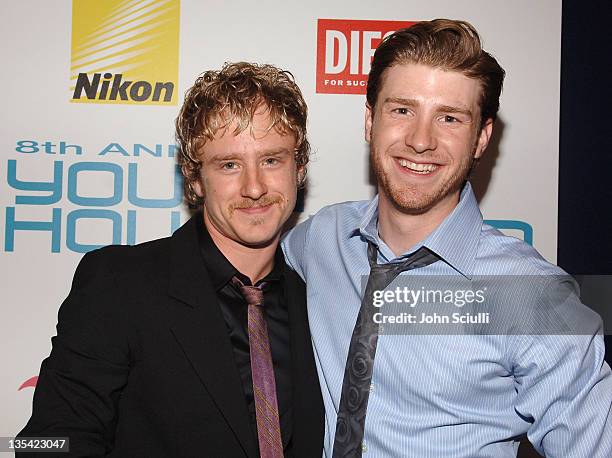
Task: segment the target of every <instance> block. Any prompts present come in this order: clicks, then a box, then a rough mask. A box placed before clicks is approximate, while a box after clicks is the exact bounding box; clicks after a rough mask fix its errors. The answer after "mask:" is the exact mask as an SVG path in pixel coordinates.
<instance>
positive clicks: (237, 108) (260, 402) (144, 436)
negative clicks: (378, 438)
mask: <svg viewBox="0 0 612 458" xmlns="http://www.w3.org/2000/svg"><path fill="white" fill-rule="evenodd" d="M306 118H307V108H306V104H305V102H304V100H303V97H302V94H301V92H300V90H299V88H298V87H297V85H296V84H295V81H294V79H293V77H292V76H291V74H290V73H288V72H286V71H282V70H280V69H278V68H276V67H274V66H271V65H257V64H249V63H235V64H226V65H224V66H223V68H222V69H221V70H219V71H207V72H205V73H204V74H202V75H201V76H200V77H199V78H198V79H197V80H196V82H195V84H194V86H193V87H192V88H191V89H189V91H188V92H187V94H186V97H185V102H184V104H183V107H182V108H181V111H180V113H179V116H178V118H177V120H176V132H177V140H178V146H179V164H180V166H181V169H182V172H183V176H184V185H185V197H186V199H187V201H188V202H189V204H190V205H191V206H192V207H193V208H195V209H197V210H198V211H197V212H196V213H195V215H194V216H193V217H192V218H191V220H190V221H189V222H187V223H186V224H185V225H184V226H183V227H181V228H180V229H179V230H177V231H176V232H175V233H174V235H173V236H172V237H169V238H166V239H160V240H156V241H153V242H148V243H144V244H141V245H137V246H134V247H117V246H115V247H107V248H103V249H101V250H98V251H95V252H91V253H88V254H87V255H86V256H85V257H84V258H83V260H82V261H81V263H80V264H79V267H78V268H77V272H76V274H75V278H74V282H73V286H72V290H71V292H70V295H69V296H68V298H67V299H66V301H65V302H64V303H63V305H62V307H61V308H60V312H59V323H58V326H57V331H58V333H57V336H56V337H54V339H53V350H52V352H51V355H50V356H49V357H48V358H47V359H46V360H45V361H44V362H43V364H42V367H41V372H40V377H39V380H38V385H37V387H36V392H35V394H34V408H33V413H32V418H31V419H30V421H29V422H28V424H27V425H26V427H25V429H24V430H23V431H22V432H21V433H20V435H21V436H64V437H68V438H69V440H70V452H71V454H75V455H77V454H78V455H79V456H101V455H108V454H111V455H113V456H126V457H127V456H129V457H138V456H142V457H181V456H211V457H213V456H214V457H221V456H222V457H252V458H255V457H257V456H261V457H266V458H267V457H269V458H278V457H283V456H295V457H314V456H321V453H322V440H323V405H322V400H321V394H320V391H319V383H318V379H317V374H316V368H315V363H314V357H313V352H312V347H311V343H310V333H309V329H308V320H307V316H306V307H305V291H304V284H303V282H302V281H301V279H300V278H299V277H298V276H297V274H295V272H293V271H292V270H290V269H288V268H287V267H286V265H285V262H284V259H283V255H282V253H281V251H280V248H279V246H278V242H279V238H280V235H281V230H282V227H283V225H284V224H285V222H286V221H287V219H288V218H289V216H290V215H291V213H292V211H293V209H294V206H295V203H296V196H297V189H298V186H299V185H300V184H301V183H302V182H303V180H304V176H305V173H306V164H307V162H308V154H309V149H310V147H309V144H308V140H307V138H306Z"/></svg>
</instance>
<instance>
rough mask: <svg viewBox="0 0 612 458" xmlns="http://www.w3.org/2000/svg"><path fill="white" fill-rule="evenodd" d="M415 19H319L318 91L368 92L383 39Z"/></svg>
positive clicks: (333, 92)
mask: <svg viewBox="0 0 612 458" xmlns="http://www.w3.org/2000/svg"><path fill="white" fill-rule="evenodd" d="M412 24H414V21H412V22H410V21H363V20H350V19H319V21H318V24H317V92H318V93H322V94H365V93H366V84H367V81H368V73H369V72H370V63H371V62H372V56H373V55H374V50H375V49H376V47H377V46H378V45H379V44H380V42H381V40H382V39H383V38H385V37H386V36H387V35H390V34H392V33H393V32H395V31H396V30H398V29H401V28H404V27H408V26H411V25H412Z"/></svg>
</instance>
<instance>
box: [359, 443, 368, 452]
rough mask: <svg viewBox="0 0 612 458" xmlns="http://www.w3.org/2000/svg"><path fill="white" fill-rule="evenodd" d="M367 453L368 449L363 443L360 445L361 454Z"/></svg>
mask: <svg viewBox="0 0 612 458" xmlns="http://www.w3.org/2000/svg"><path fill="white" fill-rule="evenodd" d="M367 451H368V447H367V446H366V443H365V441H363V442H362V443H361V452H362V453H366V452H367Z"/></svg>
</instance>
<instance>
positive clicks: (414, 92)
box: [365, 63, 493, 216]
mask: <svg viewBox="0 0 612 458" xmlns="http://www.w3.org/2000/svg"><path fill="white" fill-rule="evenodd" d="M480 91H481V88H480V84H479V82H478V81H476V80H474V79H471V78H468V77H467V76H465V75H463V74H462V73H459V72H456V71H444V70H441V69H438V68H433V67H429V66H426V65H421V64H412V63H409V64H401V65H395V66H392V67H390V68H387V69H386V70H385V74H384V75H383V81H382V86H381V88H380V92H379V94H378V99H377V101H376V106H375V108H374V110H372V109H371V108H370V107H369V106H367V107H366V119H365V136H366V141H368V143H369V144H370V156H371V160H372V166H373V168H374V172H375V174H376V177H377V179H378V192H379V205H380V206H381V207H383V208H384V207H385V206H386V207H389V206H393V207H394V208H395V209H397V210H399V211H401V212H403V213H409V214H426V213H428V212H434V211H435V212H437V213H438V214H443V215H444V216H445V215H447V214H448V213H450V212H451V211H452V209H453V208H454V207H455V205H456V204H457V202H458V200H459V192H460V190H461V186H462V184H463V183H464V182H465V180H466V179H467V176H468V174H469V172H470V169H471V167H472V164H473V162H474V160H475V159H478V158H480V157H481V156H482V154H483V153H484V150H485V148H486V146H487V144H488V141H489V138H490V136H491V131H492V127H493V121H492V120H490V119H489V120H486V121H485V122H484V123H483V125H482V128H480V108H479V105H478V103H479V100H480Z"/></svg>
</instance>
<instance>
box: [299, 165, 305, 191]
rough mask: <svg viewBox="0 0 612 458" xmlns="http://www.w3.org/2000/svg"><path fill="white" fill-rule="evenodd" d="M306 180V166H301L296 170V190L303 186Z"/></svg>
mask: <svg viewBox="0 0 612 458" xmlns="http://www.w3.org/2000/svg"><path fill="white" fill-rule="evenodd" d="M305 180H306V166H305V165H301V166H299V167H298V168H297V185H298V188H299V187H300V186H302V185H303V184H304V181H305Z"/></svg>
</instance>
